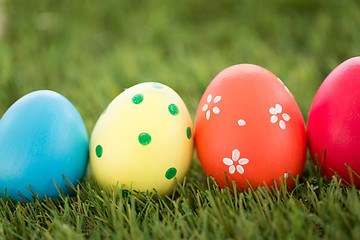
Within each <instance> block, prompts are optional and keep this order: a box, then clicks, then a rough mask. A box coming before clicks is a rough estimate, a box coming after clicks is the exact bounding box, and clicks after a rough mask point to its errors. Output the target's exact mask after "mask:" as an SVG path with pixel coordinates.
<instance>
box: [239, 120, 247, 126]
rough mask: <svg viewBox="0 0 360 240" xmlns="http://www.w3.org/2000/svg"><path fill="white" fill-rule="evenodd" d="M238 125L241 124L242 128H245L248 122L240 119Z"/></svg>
mask: <svg viewBox="0 0 360 240" xmlns="http://www.w3.org/2000/svg"><path fill="white" fill-rule="evenodd" d="M238 124H239V126H240V127H242V126H245V125H246V122H245V120H244V119H240V120H239V121H238Z"/></svg>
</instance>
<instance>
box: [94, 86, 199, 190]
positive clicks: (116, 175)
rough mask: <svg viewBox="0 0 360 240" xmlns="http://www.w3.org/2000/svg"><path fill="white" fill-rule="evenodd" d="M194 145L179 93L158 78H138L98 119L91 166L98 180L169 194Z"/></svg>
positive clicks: (187, 165)
mask: <svg viewBox="0 0 360 240" xmlns="http://www.w3.org/2000/svg"><path fill="white" fill-rule="evenodd" d="M193 148H194V137H193V123H192V120H191V117H190V114H189V112H188V110H187V108H186V106H185V104H184V102H183V101H182V99H181V98H180V97H179V95H178V94H177V93H176V92H175V91H174V90H172V89H171V88H169V87H167V86H165V85H163V84H160V83H151V82H148V83H141V84H138V85H135V86H133V87H131V88H128V89H127V90H125V91H124V92H122V93H121V94H120V95H118V96H117V97H116V98H115V99H114V100H113V101H112V102H111V103H110V104H109V106H108V107H107V109H106V110H105V112H104V113H103V114H102V115H101V117H100V118H99V119H98V121H97V123H96V125H95V127H94V130H93V132H92V136H91V140H90V166H91V169H92V172H93V175H94V177H95V179H96V180H97V181H98V183H99V185H100V186H103V187H105V186H119V187H123V188H124V189H131V190H136V191H140V192H146V191H149V192H152V191H153V190H154V189H155V190H156V191H157V192H158V193H160V194H168V193H170V192H171V191H172V190H173V188H174V185H175V179H177V180H178V181H182V180H183V179H184V177H185V175H186V173H187V172H188V170H189V168H190V164H191V160H192V156H193Z"/></svg>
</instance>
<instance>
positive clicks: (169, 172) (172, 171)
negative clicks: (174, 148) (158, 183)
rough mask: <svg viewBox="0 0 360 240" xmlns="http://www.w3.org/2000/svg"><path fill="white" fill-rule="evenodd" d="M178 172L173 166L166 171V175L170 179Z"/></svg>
mask: <svg viewBox="0 0 360 240" xmlns="http://www.w3.org/2000/svg"><path fill="white" fill-rule="evenodd" d="M176 173H177V170H176V168H173V167H172V168H169V169H168V170H167V171H166V173H165V177H166V178H167V179H169V180H170V179H172V178H174V177H175V175H176Z"/></svg>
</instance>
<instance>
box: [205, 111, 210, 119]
mask: <svg viewBox="0 0 360 240" xmlns="http://www.w3.org/2000/svg"><path fill="white" fill-rule="evenodd" d="M206 119H207V120H209V119H210V110H207V111H206Z"/></svg>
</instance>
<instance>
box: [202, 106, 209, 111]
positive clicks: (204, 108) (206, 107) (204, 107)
mask: <svg viewBox="0 0 360 240" xmlns="http://www.w3.org/2000/svg"><path fill="white" fill-rule="evenodd" d="M207 109H208V105H207V104H205V105H204V106H203V107H202V110H203V112H205V111H206V110H207Z"/></svg>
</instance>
